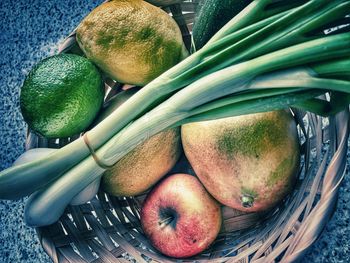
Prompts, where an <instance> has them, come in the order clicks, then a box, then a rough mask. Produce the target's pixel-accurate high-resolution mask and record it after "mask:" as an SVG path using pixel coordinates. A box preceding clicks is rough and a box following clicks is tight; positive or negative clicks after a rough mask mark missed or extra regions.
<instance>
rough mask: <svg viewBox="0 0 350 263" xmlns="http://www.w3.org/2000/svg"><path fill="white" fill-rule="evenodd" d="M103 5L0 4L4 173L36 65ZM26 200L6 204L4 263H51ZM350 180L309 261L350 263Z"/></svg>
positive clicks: (0, 241) (2, 212) (1, 231)
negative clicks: (29, 219)
mask: <svg viewBox="0 0 350 263" xmlns="http://www.w3.org/2000/svg"><path fill="white" fill-rule="evenodd" d="M101 2H102V0H89V1H81V0H66V1H59V0H50V1H47V0H32V1H27V0H16V1H14V0H1V1H0V20H1V23H0V30H1V31H0V67H1V73H0V92H1V94H0V161H1V164H0V170H3V169H5V168H7V167H9V166H10V165H11V164H12V163H13V161H14V160H15V159H16V158H17V157H18V156H19V155H20V154H21V153H22V152H23V151H24V141H25V129H26V125H25V124H24V122H23V119H22V117H21V114H20V110H19V103H18V101H19V98H18V97H19V89H20V87H21V84H22V83H23V80H24V78H25V76H26V74H27V73H28V71H29V70H30V69H31V68H32V66H33V65H34V64H35V63H37V62H38V61H40V60H41V59H43V58H45V57H47V56H49V55H53V54H55V53H56V52H57V45H58V43H60V42H62V40H63V38H64V37H65V36H67V35H68V34H69V32H70V31H72V30H73V29H74V28H75V27H76V26H77V25H78V23H79V21H80V20H81V19H82V18H83V17H84V16H85V15H86V14H87V13H88V12H89V11H90V10H92V9H93V8H94V7H95V6H97V5H98V4H99V3H101ZM23 205H24V201H23V200H19V201H3V200H0V263H17V262H33V263H34V262H35V263H41V262H51V260H50V259H49V258H48V256H47V255H46V254H45V253H44V251H43V249H42V248H41V246H40V244H39V242H38V240H37V237H36V235H35V230H34V229H32V228H29V227H27V226H26V225H25V224H24V222H23V220H22V218H23ZM349 221H350V176H349V175H347V176H346V178H345V181H344V182H343V185H342V188H341V190H340V195H339V202H338V208H337V211H336V212H335V214H334V216H333V218H332V220H331V221H330V222H329V224H328V225H327V227H326V229H325V231H324V233H323V234H322V236H321V238H320V239H319V240H318V241H317V242H316V243H315V244H314V245H313V247H312V249H311V250H310V251H309V253H308V254H307V256H306V257H305V258H304V260H303V262H337V263H338V262H339V263H340V262H344V263H345V262H350V222H349Z"/></svg>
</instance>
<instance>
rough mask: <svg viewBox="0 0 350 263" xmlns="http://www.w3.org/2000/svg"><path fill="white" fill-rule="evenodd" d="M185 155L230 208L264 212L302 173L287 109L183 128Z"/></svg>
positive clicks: (282, 195) (211, 191) (205, 182)
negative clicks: (300, 172) (297, 173)
mask: <svg viewBox="0 0 350 263" xmlns="http://www.w3.org/2000/svg"><path fill="white" fill-rule="evenodd" d="M181 136H182V143H183V147H184V151H185V154H186V156H187V158H188V159H189V161H190V163H191V165H192V167H193V168H194V170H195V172H196V174H197V176H198V177H199V179H200V181H201V182H202V183H203V184H204V186H205V187H206V189H207V190H208V191H209V192H210V193H211V194H212V195H213V196H214V198H216V199H217V200H218V201H219V202H221V203H222V204H224V205H227V206H230V207H232V208H235V209H238V210H241V211H247V212H252V211H262V210H266V209H268V208H271V207H273V206H274V205H276V204H277V203H278V202H279V201H281V200H282V199H283V198H284V197H285V196H286V194H288V193H289V192H290V191H291V190H292V188H293V186H294V183H295V180H296V172H297V171H298V168H299V159H300V153H299V143H298V134H297V129H296V124H295V121H294V119H293V118H292V116H291V113H290V112H287V111H284V110H281V111H274V112H267V113H257V114H250V115H242V116H237V117H230V118H224V119H217V120H213V121H206V122H197V123H189V124H186V125H183V126H182V130H181Z"/></svg>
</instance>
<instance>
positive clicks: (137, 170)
mask: <svg viewBox="0 0 350 263" xmlns="http://www.w3.org/2000/svg"><path fill="white" fill-rule="evenodd" d="M136 91H137V89H135V88H133V89H129V90H127V91H122V92H121V93H119V94H117V95H116V96H115V97H113V98H112V99H111V100H110V101H109V103H108V104H107V105H106V107H105V109H104V110H103V111H102V112H101V114H100V115H99V118H98V119H97V121H96V122H99V121H101V120H103V119H104V118H106V117H107V116H108V115H109V114H111V113H112V112H114V111H115V110H118V107H119V106H120V105H122V104H123V103H124V102H125V101H126V100H127V99H129V98H130V97H131V96H132V95H133V94H134V93H136ZM181 153H182V147H181V138H180V128H173V129H168V130H165V131H163V132H160V133H158V134H156V135H154V136H152V137H151V138H149V139H148V140H146V141H145V142H143V143H142V144H140V145H138V146H137V147H136V148H135V149H134V150H132V151H131V152H129V153H128V154H126V155H125V156H124V157H123V158H122V159H120V160H119V161H118V162H117V163H116V164H115V165H114V166H113V167H112V168H111V169H109V170H107V171H105V173H104V175H103V177H102V180H101V187H102V189H103V190H104V191H105V192H107V193H109V194H111V195H114V196H135V195H139V194H142V193H144V192H145V191H147V190H148V189H149V188H150V187H151V186H153V185H154V184H155V183H156V182H158V181H159V180H160V179H161V178H162V177H163V176H164V175H165V174H166V173H167V172H169V171H170V169H171V168H172V167H173V166H174V165H175V163H176V162H177V160H178V159H179V157H180V155H181Z"/></svg>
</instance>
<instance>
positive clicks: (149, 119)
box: [0, 0, 350, 226]
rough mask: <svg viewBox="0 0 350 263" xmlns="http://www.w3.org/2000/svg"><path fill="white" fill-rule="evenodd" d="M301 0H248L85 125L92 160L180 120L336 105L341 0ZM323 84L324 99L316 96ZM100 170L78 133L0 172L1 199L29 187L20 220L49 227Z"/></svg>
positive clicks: (347, 48)
mask: <svg viewBox="0 0 350 263" xmlns="http://www.w3.org/2000/svg"><path fill="white" fill-rule="evenodd" d="M304 2H305V1H296V2H294V3H292V4H290V3H287V1H284V2H283V4H282V5H280V6H275V5H274V4H273V3H274V1H273V0H255V1H254V2H253V3H252V4H251V5H249V6H248V7H247V8H246V9H245V10H243V12H242V13H240V14H239V15H238V18H237V17H236V18H234V19H233V20H232V21H231V22H229V23H228V25H227V26H225V27H224V28H223V29H222V30H220V31H219V32H218V34H217V35H215V36H214V37H213V39H212V40H211V41H210V42H209V43H208V44H206V45H205V46H204V47H203V48H202V49H200V50H199V51H198V52H196V53H194V54H193V55H191V56H189V57H188V58H187V59H185V60H184V61H182V62H180V63H179V64H178V65H176V66H175V67H173V68H171V69H170V70H168V71H167V72H165V73H163V74H162V75H161V76H159V77H158V78H157V79H155V80H154V81H152V82H151V83H149V84H148V85H147V86H146V87H144V88H143V89H141V90H140V91H139V92H137V93H136V94H135V95H134V96H132V97H131V98H130V99H129V100H128V101H126V102H125V103H124V104H123V105H122V106H121V107H120V108H118V111H116V112H114V113H113V114H111V115H110V116H108V117H107V118H106V119H105V120H103V121H102V122H101V123H99V124H98V125H97V126H96V127H95V128H94V129H92V130H91V131H89V132H88V135H87V136H88V138H89V141H90V146H91V147H92V148H93V149H95V151H96V154H97V155H98V157H99V159H100V160H102V161H103V162H105V163H107V164H108V165H112V164H114V163H115V162H117V161H118V160H119V159H120V158H122V157H123V156H124V155H125V154H127V153H128V152H129V151H131V150H132V149H133V148H134V147H136V146H137V145H139V144H140V143H142V142H143V141H144V140H146V139H147V138H149V137H150V136H152V135H154V134H156V133H158V132H160V131H162V130H164V129H167V128H169V127H173V126H176V125H180V124H182V123H186V122H189V121H194V120H207V119H212V118H223V117H227V116H234V115H237V114H247V113H252V112H260V111H268V110H273V109H280V108H283V107H287V106H292V105H294V106H297V107H301V108H304V109H310V110H314V111H316V112H318V113H320V114H328V113H330V112H334V111H335V110H338V109H340V107H341V106H344V105H345V104H346V103H347V102H348V96H345V97H346V99H343V100H341V98H340V97H339V96H340V94H344V93H345V94H349V93H350V91H349V87H350V82H349V81H347V80H348V79H349V78H348V77H349V72H348V70H342V69H341V67H342V66H344V65H348V63H349V54H350V33H342V34H335V35H332V36H324V35H323V33H322V32H323V30H324V29H325V28H327V26H329V24H330V23H331V22H334V21H338V19H341V18H343V17H344V16H345V15H346V14H347V11H346V10H348V9H349V2H350V1H345V0H343V1H341V0H336V1H331V2H329V1H326V0H310V1H307V3H304ZM265 8H267V9H266V10H265ZM264 10H265V11H264ZM242 17H243V18H244V19H243V20H242V21H241V20H239V18H242ZM238 20H239V21H241V22H239V23H238V22H237V21H238ZM335 33H337V32H335ZM344 57H345V58H347V59H344ZM300 76H302V77H300ZM329 91H331V95H332V96H331V101H330V102H324V101H321V100H319V99H315V97H317V96H319V95H321V94H324V93H325V92H329ZM338 102H339V103H338ZM340 105H341V106H340ZM103 172H104V169H103V168H101V167H99V166H98V165H97V164H96V162H95V160H94V159H93V158H92V157H91V155H90V151H89V149H88V147H87V146H86V145H85V143H84V141H83V139H82V138H79V139H77V140H76V141H74V142H72V143H70V144H68V145H67V146H65V147H63V148H62V149H60V150H58V151H57V152H54V153H52V154H50V155H48V156H46V157H44V158H41V159H39V160H36V161H32V162H30V163H26V164H22V165H19V166H16V167H12V168H9V169H7V170H4V171H2V172H1V173H0V198H2V199H16V198H20V197H23V196H25V195H29V194H31V193H33V192H35V191H36V192H35V193H34V194H33V195H32V196H31V197H30V199H29V200H28V202H27V206H26V210H25V216H26V221H27V223H28V224H30V225H35V226H40V225H46V224H50V223H53V222H55V221H56V220H57V219H58V218H59V216H60V215H61V214H62V213H63V211H64V209H65V207H66V205H68V204H69V202H70V201H71V200H72V198H73V197H74V196H75V195H76V194H78V193H79V192H80V191H82V190H83V189H84V188H85V187H86V186H87V185H89V184H90V183H91V182H93V181H94V180H96V179H98V178H99V177H100V176H101V174H102V173H103Z"/></svg>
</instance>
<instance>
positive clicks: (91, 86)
mask: <svg viewBox="0 0 350 263" xmlns="http://www.w3.org/2000/svg"><path fill="white" fill-rule="evenodd" d="M103 98H104V89H103V81H102V77H101V75H100V73H99V71H98V70H97V68H96V67H95V66H94V65H93V64H92V63H91V62H90V61H89V60H88V59H86V58H84V57H80V56H77V55H73V54H59V55H56V56H52V57H49V58H46V59H44V60H42V61H41V62H39V63H38V64H37V65H36V66H35V67H34V68H33V69H32V70H31V72H30V73H29V75H28V76H27V78H26V79H25V81H24V84H23V87H22V89H21V95H20V104H21V111H22V115H23V117H24V120H25V121H26V122H27V124H28V125H29V127H30V128H31V129H32V130H33V131H35V132H37V133H39V134H41V135H42V136H44V137H48V138H64V137H69V136H72V135H74V134H77V133H80V132H82V131H84V129H86V128H87V127H88V126H89V125H90V124H91V123H92V121H93V120H94V118H95V116H96V115H97V113H98V111H99V110H100V108H101V106H102V103H103Z"/></svg>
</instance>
